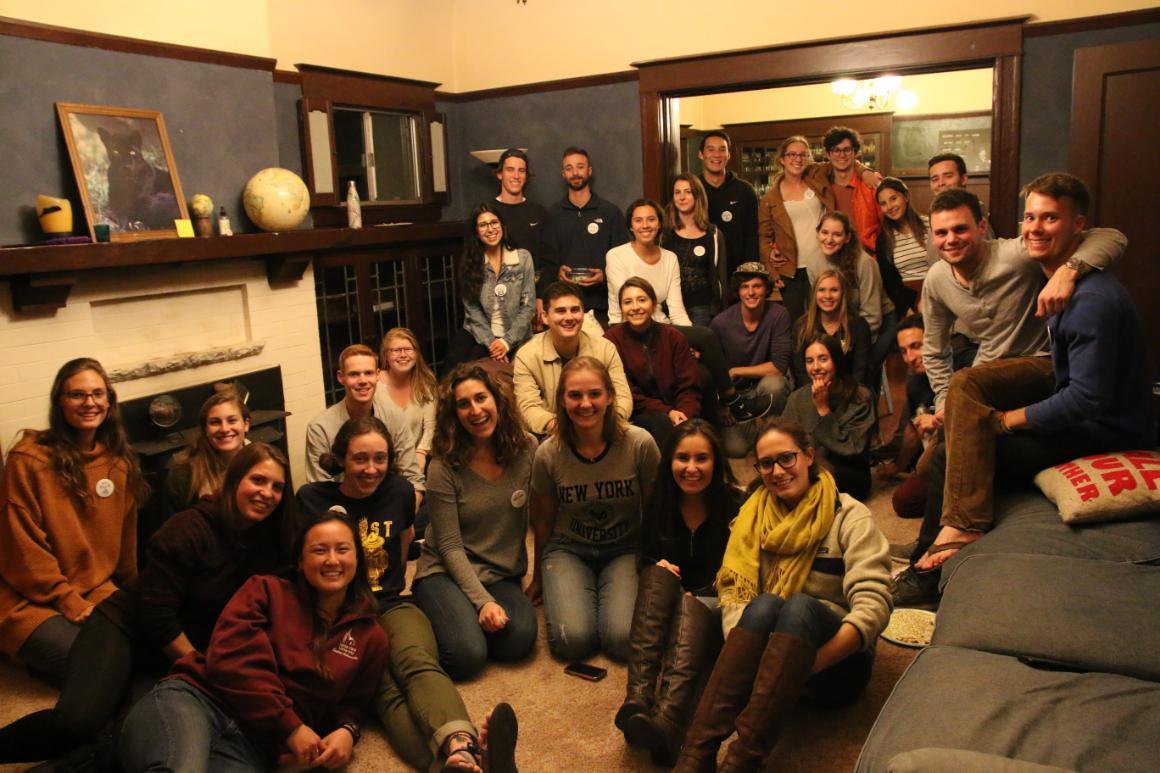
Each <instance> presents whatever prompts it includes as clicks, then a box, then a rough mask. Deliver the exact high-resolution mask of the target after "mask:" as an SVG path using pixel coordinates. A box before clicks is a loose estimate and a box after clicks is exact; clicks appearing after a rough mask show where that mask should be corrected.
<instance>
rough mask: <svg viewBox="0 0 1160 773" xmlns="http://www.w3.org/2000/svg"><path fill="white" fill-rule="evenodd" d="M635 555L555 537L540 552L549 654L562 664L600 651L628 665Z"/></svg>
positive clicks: (629, 550) (633, 551) (631, 551)
mask: <svg viewBox="0 0 1160 773" xmlns="http://www.w3.org/2000/svg"><path fill="white" fill-rule="evenodd" d="M636 563H637V558H636V549H635V548H634V547H617V548H601V547H599V546H595V545H584V544H581V543H577V542H573V541H571V540H567V539H563V538H559V537H554V538H553V539H552V540H551V541H550V542H549V543H548V547H547V548H546V549H545V550H544V558H543V576H544V588H543V593H544V622H545V623H546V625H547V627H548V648H549V649H550V650H551V651H552V654H553V655H555V656H556V657H558V658H562V659H564V660H581V659H583V658H586V657H588V656H589V655H593V654H595V653H596V652H597V651H602V652H604V653H605V654H606V655H608V656H609V657H612V658H615V659H617V660H628V654H629V629H630V628H632V609H633V606H634V605H635V604H636Z"/></svg>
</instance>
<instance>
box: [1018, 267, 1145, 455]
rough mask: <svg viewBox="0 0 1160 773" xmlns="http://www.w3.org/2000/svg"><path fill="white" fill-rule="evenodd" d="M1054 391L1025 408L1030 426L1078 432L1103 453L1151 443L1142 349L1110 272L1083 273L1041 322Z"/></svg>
mask: <svg viewBox="0 0 1160 773" xmlns="http://www.w3.org/2000/svg"><path fill="white" fill-rule="evenodd" d="M1047 329H1048V333H1049V334H1050V336H1051V363H1052V368H1053V370H1054V371H1055V394H1053V395H1052V396H1051V397H1048V398H1047V399H1046V400H1041V401H1039V402H1038V403H1035V404H1034V405H1031V406H1028V408H1027V421H1028V424H1029V425H1030V428H1031V430H1032V431H1034V432H1040V433H1048V432H1061V431H1068V432H1079V433H1083V434H1085V435H1087V436H1088V437H1089V438H1090V439H1091V440H1093V441H1094V442H1095V443H1097V444H1098V445H1100V446H1101V447H1103V448H1104V449H1106V450H1108V451H1120V450H1127V449H1133V448H1151V447H1152V442H1151V440H1150V437H1149V436H1150V433H1151V428H1152V409H1151V402H1150V401H1151V397H1150V395H1149V388H1148V352H1147V349H1146V348H1145V345H1144V333H1143V328H1142V326H1141V325H1140V317H1139V314H1138V313H1137V311H1136V307H1135V305H1134V304H1133V303H1132V299H1131V298H1130V297H1129V296H1128V292H1127V291H1126V290H1125V289H1124V286H1123V285H1121V284H1120V283H1119V281H1118V280H1117V279H1116V278H1115V277H1114V276H1112V274H1111V272H1110V271H1099V272H1096V273H1093V274H1090V275H1088V276H1086V277H1084V278H1083V279H1082V280H1081V281H1080V283H1079V284H1078V285H1077V286H1076V290H1075V295H1073V296H1072V299H1071V302H1070V303H1069V304H1068V305H1067V308H1066V309H1064V310H1063V311H1062V312H1060V313H1059V314H1056V315H1055V316H1054V317H1052V318H1051V319H1050V320H1048V322H1047Z"/></svg>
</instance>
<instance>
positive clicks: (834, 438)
mask: <svg viewBox="0 0 1160 773" xmlns="http://www.w3.org/2000/svg"><path fill="white" fill-rule="evenodd" d="M805 368H806V373H807V374H808V375H809V379H810V380H809V382H808V383H807V384H806V385H805V386H802V387H800V388H798V389H796V390H794V391H793V392H791V393H790V396H789V399H788V400H786V403H785V411H784V412H783V414H782V415H783V416H786V417H787V418H790V419H793V420H795V421H797V422H798V423H800V424H801V425H802V426H803V427H805V428H806V432H809V433H810V435H811V436H812V437H813V438H814V441H815V442H816V443H817V444H818V447H819V448H821V449H822V451H824V453H825V456H826V461H827V462H829V463H830V465H831V467H833V471H834V472H833V474H834V478H835V479H836V480H837V481H838V488H840V489H841V490H842V491H845V492H847V493H849V494H850V495H851V496H853V497H854V498H855V499H865V498H866V497H867V496H869V495H870V435H871V433H872V432H873V431H874V429H875V427H876V426H877V420H876V417H875V413H874V398H873V397H872V396H871V394H870V390H869V389H867V388H866V387H864V386H861V385H859V384H858V383H857V382H856V381H854V380H853V379H852V378H851V377H850V372H849V366H848V365H847V358H846V353H845V352H843V351H842V345H841V344H840V343H839V342H838V340H837V339H836V338H834V337H833V336H831V335H826V334H825V333H821V334H818V333H815V334H814V335H812V336H810V337H809V338H808V339H806V345H805Z"/></svg>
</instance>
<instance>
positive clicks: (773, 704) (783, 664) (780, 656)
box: [718, 633, 817, 773]
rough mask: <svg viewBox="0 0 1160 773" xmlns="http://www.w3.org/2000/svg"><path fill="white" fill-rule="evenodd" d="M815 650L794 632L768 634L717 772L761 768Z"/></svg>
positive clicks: (749, 771)
mask: <svg viewBox="0 0 1160 773" xmlns="http://www.w3.org/2000/svg"><path fill="white" fill-rule="evenodd" d="M816 654H817V650H816V649H815V648H814V646H813V645H812V644H810V643H809V642H807V641H804V640H803V639H799V638H798V637H796V636H791V635H789V634H787V633H775V634H773V635H772V636H770V637H769V644H767V645H766V647H765V654H763V655H762V656H761V665H760V666H759V667H758V669H757V681H756V682H755V683H754V685H753V694H752V695H750V696H749V703H748V704H746V706H745V710H744V711H742V712H741V713H740V714H739V715H738V716H737V739H736V740H735V741H734V742H733V743H731V744H730V745H729V749H728V751H726V753H725V760H724V761H723V762H722V763H721V767H720V768H718V770H719V771H721V773H726V772H727V773H754V771H759V770H761V766H762V764H763V763H764V762H765V758H766V757H768V756H769V753H770V751H772V750H773V747H774V744H776V743H777V738H778V736H779V735H780V734H781V729H782V727H783V726H784V725H785V720H786V717H787V716H789V714H790V712H791V711H792V710H793V707H794V706H795V705H796V704H797V701H798V697H799V696H800V695H801V692H802V688H803V687H804V686H805V683H806V680H807V679H809V678H810V669H812V668H813V666H814V656H815V655H816Z"/></svg>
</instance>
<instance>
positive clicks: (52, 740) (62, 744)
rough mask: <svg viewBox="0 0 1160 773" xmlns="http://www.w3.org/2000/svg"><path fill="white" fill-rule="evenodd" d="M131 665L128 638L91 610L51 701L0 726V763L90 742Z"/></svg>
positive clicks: (43, 756)
mask: <svg viewBox="0 0 1160 773" xmlns="http://www.w3.org/2000/svg"><path fill="white" fill-rule="evenodd" d="M132 668H133V667H132V642H131V641H130V639H129V637H128V636H127V635H126V634H125V633H124V632H123V631H122V630H121V629H120V628H118V627H117V626H116V625H114V624H113V622H112V621H111V620H110V619H109V618H108V617H106V616H105V615H104V614H103V613H102V612H101V610H100V608H99V607H98V608H97V609H95V610H93V613H92V614H91V615H89V618H88V619H87V620H85V622H84V624H83V625H82V626H81V630H80V633H78V634H77V638H76V641H75V642H73V646H72V648H71V649H70V650H69V653H68V666H67V668H66V670H65V674H64V682H63V684H62V685H61V690H60V698H59V699H58V700H57V702H56V706H55V707H54V708H51V709H44V710H42V711H37V712H34V713H32V714H29V715H28V716H26V717H23V718H21V719H18V720H16V721H15V722H13V723H12V724H10V725H8V726H7V727H5V728H2V729H0V763H11V762H36V761H38V760H45V759H50V758H53V757H59V756H60V755H62V754H65V753H67V752H69V751H71V750H72V749H74V748H76V747H77V746H81V745H82V744H85V743H88V742H89V741H91V740H92V739H93V737H94V736H96V735H97V734H98V733H99V732H100V731H101V729H102V728H103V727H104V726H105V725H106V724H107V723H108V722H109V720H110V719H112V718H113V715H114V713H115V712H116V710H117V707H118V705H119V704H120V703H121V699H122V698H123V697H124V695H125V693H126V691H127V689H128V687H129V680H130V678H131V677H132Z"/></svg>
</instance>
